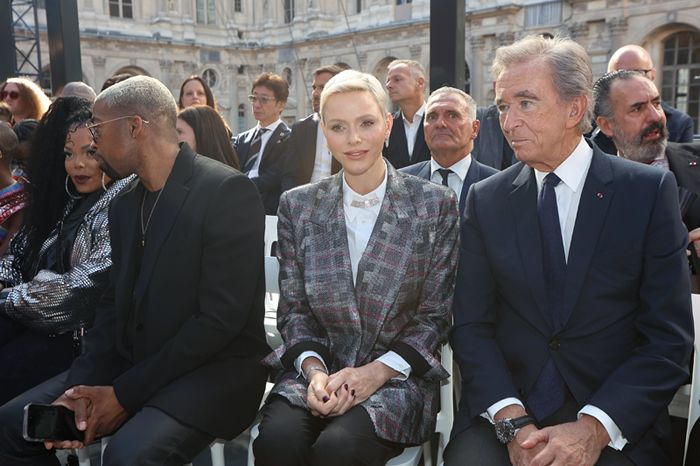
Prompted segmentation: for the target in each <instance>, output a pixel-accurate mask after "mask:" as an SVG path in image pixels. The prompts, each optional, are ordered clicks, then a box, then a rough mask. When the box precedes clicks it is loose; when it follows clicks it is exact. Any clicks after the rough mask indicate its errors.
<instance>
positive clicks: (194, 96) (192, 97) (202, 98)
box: [182, 79, 207, 108]
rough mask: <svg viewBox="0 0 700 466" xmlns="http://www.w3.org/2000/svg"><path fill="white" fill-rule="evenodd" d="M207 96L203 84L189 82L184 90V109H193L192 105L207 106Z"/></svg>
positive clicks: (194, 81) (194, 80) (195, 81)
mask: <svg viewBox="0 0 700 466" xmlns="http://www.w3.org/2000/svg"><path fill="white" fill-rule="evenodd" d="M206 104H207V94H206V92H204V86H202V83H200V82H199V81H197V80H196V79H193V80H191V81H187V84H185V87H183V88H182V108H186V107H191V106H192V105H206Z"/></svg>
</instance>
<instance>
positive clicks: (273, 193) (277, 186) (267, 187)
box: [233, 122, 291, 215]
mask: <svg viewBox="0 0 700 466" xmlns="http://www.w3.org/2000/svg"><path fill="white" fill-rule="evenodd" d="M290 133H291V131H290V129H289V127H288V126H287V125H286V124H285V123H284V122H282V123H280V124H279V125H278V126H277V128H275V130H274V131H273V132H272V136H270V139H269V140H268V141H267V144H266V145H265V150H263V153H262V159H261V160H260V168H259V169H258V176H257V177H255V178H251V180H252V181H253V183H255V186H256V187H257V188H258V191H259V192H260V197H262V201H263V206H264V207H265V213H266V214H267V215H277V206H278V204H279V201H280V194H282V173H283V172H284V165H285V158H286V154H287V141H288V139H289V135H290ZM254 135H255V128H251V129H249V130H248V131H244V132H242V133H241V134H239V135H237V136H236V137H234V138H233V148H234V149H236V152H237V153H238V158H239V160H240V164H241V167H243V166H245V163H246V162H247V161H248V158H250V156H251V155H254V154H251V153H250V146H251V144H252V142H253V136H254Z"/></svg>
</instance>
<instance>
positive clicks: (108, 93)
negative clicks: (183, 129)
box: [95, 76, 177, 127]
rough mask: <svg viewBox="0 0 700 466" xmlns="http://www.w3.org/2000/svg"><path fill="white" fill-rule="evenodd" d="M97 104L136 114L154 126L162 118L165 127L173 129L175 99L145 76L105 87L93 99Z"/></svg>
mask: <svg viewBox="0 0 700 466" xmlns="http://www.w3.org/2000/svg"><path fill="white" fill-rule="evenodd" d="M98 102H101V103H103V104H104V105H105V106H107V108H110V109H119V110H123V111H124V112H125V113H130V114H135V115H139V116H140V117H141V118H143V119H144V120H148V121H149V122H152V123H154V124H158V122H159V120H161V119H163V120H164V123H166V124H168V125H169V126H170V125H172V126H173V127H174V126H175V120H176V118H177V104H176V103H175V98H174V97H173V95H172V93H171V92H170V90H169V89H168V88H167V87H165V84H163V83H162V82H160V81H158V80H157V79H155V78H151V77H149V76H133V77H131V78H129V79H126V80H124V81H121V82H119V83H117V84H115V85H114V86H110V87H108V88H107V89H105V90H104V91H102V92H100V94H99V95H98V96H97V100H96V101H95V103H98Z"/></svg>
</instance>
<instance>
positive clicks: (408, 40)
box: [39, 0, 700, 133]
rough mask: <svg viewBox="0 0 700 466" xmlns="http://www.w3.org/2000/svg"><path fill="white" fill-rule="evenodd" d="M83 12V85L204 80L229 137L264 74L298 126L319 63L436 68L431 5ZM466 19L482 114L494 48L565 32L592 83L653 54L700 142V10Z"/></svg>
mask: <svg viewBox="0 0 700 466" xmlns="http://www.w3.org/2000/svg"><path fill="white" fill-rule="evenodd" d="M48 1H51V0H48ZM77 1H78V10H79V15H80V33H81V53H82V56H83V61H82V66H83V76H84V80H85V81H86V82H87V83H88V84H90V85H92V86H93V87H95V88H98V89H99V87H100V86H101V85H102V82H103V81H104V80H105V79H106V78H108V77H109V76H111V75H113V74H115V73H118V72H122V71H125V70H129V71H132V72H138V73H144V74H148V75H150V76H153V77H155V78H158V79H160V80H161V81H163V82H164V83H165V84H166V85H167V86H168V87H169V88H170V89H171V90H172V91H173V93H174V94H175V95H177V93H178V91H179V87H180V84H181V82H182V81H183V79H184V78H185V77H186V76H188V75H191V74H199V75H202V76H203V77H204V78H205V79H207V80H208V81H209V82H210V83H211V84H212V89H213V92H214V94H215V96H216V98H217V101H218V103H219V105H220V107H221V111H222V114H223V115H224V116H225V117H226V118H227V119H228V120H229V122H230V123H231V126H232V128H233V130H234V132H238V131H239V130H244V129H246V128H248V127H251V126H253V125H254V123H255V122H254V121H253V119H252V115H251V113H252V112H251V111H250V108H249V104H248V102H247V100H246V96H247V95H248V93H249V91H250V85H251V83H252V81H253V79H254V78H255V76H256V75H257V74H258V73H260V72H262V71H273V72H276V73H279V74H280V75H282V76H284V77H285V78H287V80H288V81H289V82H290V99H289V102H288V105H287V109H286V110H285V112H284V114H283V117H284V118H285V119H286V120H287V121H293V120H294V119H296V118H300V117H303V116H305V115H307V114H309V113H310V112H311V102H310V92H311V91H310V84H311V73H312V71H313V70H314V69H315V68H316V67H318V66H320V65H322V64H330V63H341V62H342V63H346V64H348V65H350V66H351V67H353V68H356V69H360V70H362V71H366V72H370V73H373V74H374V75H376V76H377V77H378V78H380V80H383V79H384V77H385V75H386V67H387V64H388V63H389V62H390V61H391V60H392V59H394V58H412V59H415V60H418V61H420V62H421V63H423V65H425V66H426V69H428V67H429V56H430V43H429V36H430V34H429V32H430V31H429V29H430V21H429V16H430V0H412V1H411V0H151V1H142V0H77ZM436 1H439V0H436ZM40 3H41V2H40ZM41 11H42V10H40V11H39V12H40V15H39V18H40V19H39V21H40V22H43V21H44V20H42V19H41V18H42V14H41ZM464 20H465V26H466V27H465V30H466V43H465V57H464V59H465V67H466V69H467V76H468V84H467V86H468V90H469V92H470V93H471V94H472V96H473V97H474V98H475V99H476V101H477V102H478V103H479V104H481V105H486V104H488V103H490V102H491V101H492V99H493V91H492V84H491V83H492V79H491V76H490V72H489V68H490V65H491V62H492V60H493V56H494V51H495V49H496V48H497V47H498V46H500V45H503V44H508V43H511V42H512V41H513V40H515V39H518V38H519V37H522V36H524V35H526V34H529V33H543V32H549V33H552V34H555V33H563V34H566V35H569V36H570V37H572V38H574V39H575V40H576V41H578V42H579V43H581V44H582V45H583V46H584V47H585V48H586V49H587V50H588V52H589V53H590V56H591V59H592V62H593V66H594V73H595V75H596V76H599V75H601V74H603V73H604V72H605V69H606V66H607V61H608V58H609V57H610V55H611V53H612V52H613V51H614V50H615V49H616V48H618V47H619V46H621V45H624V44H628V43H636V44H640V45H642V46H644V47H645V48H647V50H649V52H650V53H651V55H652V58H653V60H654V64H655V65H656V68H657V70H658V73H657V85H658V86H659V89H661V90H662V97H663V99H664V100H666V101H668V102H670V103H671V104H672V105H674V106H676V107H678V108H680V109H681V110H684V111H685V112H687V113H689V114H690V115H691V116H692V117H693V118H694V119H695V123H696V133H700V128H699V127H698V118H699V115H700V3H698V1H697V0H566V1H565V0H547V1H543V0H492V1H491V0H466V8H465V12H464ZM43 30H44V31H45V28H44V29H43ZM43 36H44V39H43V40H46V39H45V34H43ZM43 51H46V52H47V51H48V47H46V46H44V47H43ZM44 60H45V61H44V62H45V63H48V56H46V57H45V58H44Z"/></svg>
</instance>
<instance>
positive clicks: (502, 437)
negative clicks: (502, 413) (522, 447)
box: [496, 419, 515, 444]
mask: <svg viewBox="0 0 700 466" xmlns="http://www.w3.org/2000/svg"><path fill="white" fill-rule="evenodd" d="M496 438H498V441H499V442H501V443H503V444H508V443H510V442H511V441H512V440H513V438H515V426H514V425H513V422H512V421H511V420H510V419H501V420H500V421H497V422H496Z"/></svg>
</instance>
